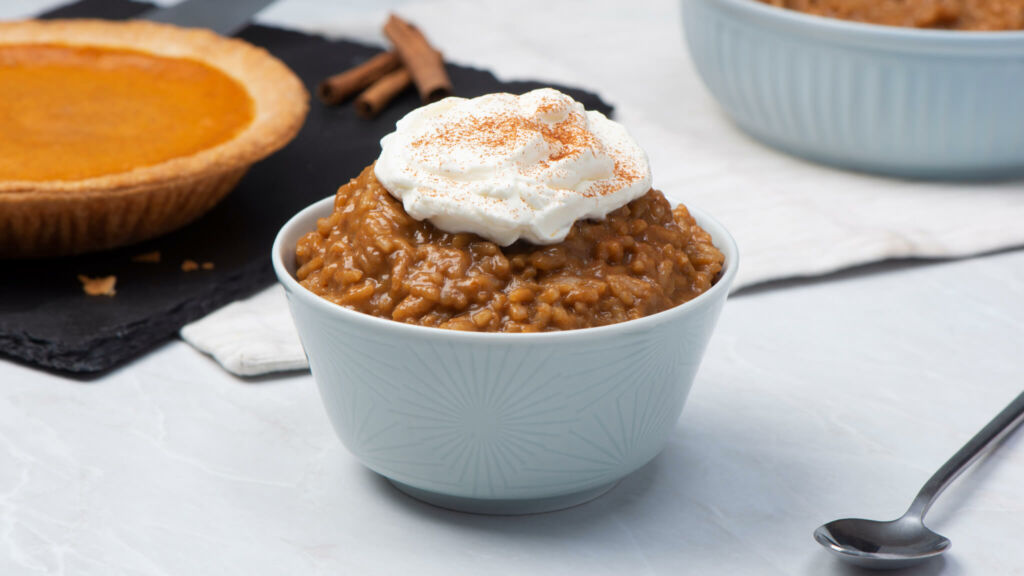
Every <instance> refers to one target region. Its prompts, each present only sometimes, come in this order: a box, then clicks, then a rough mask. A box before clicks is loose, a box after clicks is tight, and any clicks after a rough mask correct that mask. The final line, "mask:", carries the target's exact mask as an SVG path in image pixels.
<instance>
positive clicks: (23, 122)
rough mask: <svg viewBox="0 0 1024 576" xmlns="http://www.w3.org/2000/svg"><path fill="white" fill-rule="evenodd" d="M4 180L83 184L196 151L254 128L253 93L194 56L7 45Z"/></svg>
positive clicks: (2, 75) (2, 105)
mask: <svg viewBox="0 0 1024 576" xmlns="http://www.w3.org/2000/svg"><path fill="white" fill-rule="evenodd" d="M0 95H2V97H0V135H2V137H0V180H23V181H45V180H83V179H86V178H93V177H97V176H103V175H108V174H117V173H121V172H127V171H130V170H132V169H135V168H141V167H145V166H153V165H156V164H160V163H161V162H165V161H167V160H171V159H174V158H180V157H184V156H189V155H192V154H195V153H196V152H200V151H202V150H206V149H209V148H212V147H214V146H216V145H218V144H221V143H223V142H226V141H228V140H230V139H232V138H233V137H234V136H235V135H236V134H238V133H239V132H241V131H242V130H243V129H244V128H245V127H246V126H248V125H249V124H250V123H251V122H252V119H253V116H254V105H253V101H252V98H251V97H250V96H249V93H248V91H246V89H245V88H244V87H243V86H242V85H241V84H239V83H238V82H237V81H235V80H234V79H232V78H231V77H230V76H228V75H227V74H225V73H224V72H221V71H220V70H218V69H216V68H213V67H211V66H208V65H206V64H203V63H202V62H198V61H196V60H189V59H185V58H167V57H163V56H156V55H153V54H147V53H143V52H137V51H132V50H121V49H112V48H101V47H89V46H63V45H55V44H23V45H0Z"/></svg>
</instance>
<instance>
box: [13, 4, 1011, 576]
mask: <svg viewBox="0 0 1024 576" xmlns="http://www.w3.org/2000/svg"><path fill="white" fill-rule="evenodd" d="M303 3H306V4H309V5H313V4H316V5H317V6H320V5H322V4H323V2H322V1H319V0H296V1H294V2H292V4H303ZM51 4H52V3H51ZM42 5H43V3H41V2H36V1H35V0H30V1H26V0H0V18H2V17H7V16H15V15H25V14H30V13H32V12H33V11H35V10H39V9H41V8H42V7H43V6H42ZM314 8H315V7H314ZM378 8H379V7H375V8H374V9H373V10H369V9H367V10H362V9H361V8H360V6H359V5H357V4H355V3H343V4H342V5H340V7H338V8H337V9H339V10H342V9H343V10H347V11H348V12H349V13H350V14H352V20H351V26H352V29H353V30H357V29H360V26H362V24H360V22H362V20H360V15H361V14H364V13H366V14H370V15H369V16H366V18H365V19H366V20H370V19H379V14H377V12H378ZM275 9H276V8H275ZM1021 350H1024V250H1016V251H1008V252H1003V253H1000V254H996V255H990V256H985V257H980V258H974V259H969V260H961V261H954V262H939V263H927V264H925V263H900V264H883V265H874V266H870V267H867V268H861V269H857V270H854V271H850V272H845V273H840V274H838V275H832V276H830V277H827V278H824V279H821V280H814V281H799V282H784V283H775V284H772V285H769V286H766V287H761V288H754V289H752V290H747V291H745V292H741V293H740V294H738V295H736V296H735V297H734V298H733V299H732V300H731V301H730V302H729V303H728V304H727V305H726V307H725V311H724V313H723V316H722V319H721V321H720V323H719V326H718V329H717V332H716V334H715V336H714V338H713V340H712V342H711V345H710V347H709V349H708V352H707V355H706V357H705V360H704V363H703V366H702V368H701V372H700V374H699V375H698V377H697V381H696V383H695V385H694V388H693V392H692V394H691V396H690V399H689V402H688V404H687V406H686V409H685V410H684V412H683V416H682V417H681V419H680V420H679V423H678V427H677V430H676V432H675V434H674V435H673V437H672V439H671V441H670V443H669V444H668V446H667V447H666V449H665V450H664V452H663V453H662V454H661V455H660V456H659V457H658V458H656V459H655V460H654V461H653V462H652V463H651V464H649V465H648V466H647V467H645V468H643V469H641V470H640V471H639V472H637V473H635V474H633V475H632V476H630V477H628V478H627V479H626V480H624V481H623V482H621V483H620V484H619V485H618V486H617V487H616V488H615V489H614V490H612V491H611V492H610V493H608V494H607V495H605V496H603V497H602V498H599V499H598V500H595V501H593V502H591V503H588V504H586V505H583V506H580V507H577V508H573V509H570V510H566V511H562V512H556V513H551V514H543V515H536V516H526V517H511V518H508V517H506V518H502V517H484V516H473V515H466V514H460V513H455V512H449V511H445V510H440V509H436V508H433V507H430V506H428V505H425V504H421V503H419V502H417V501H414V500H412V499H410V498H408V497H406V496H404V495H402V494H400V493H398V492H397V491H395V490H394V489H392V488H391V487H390V485H389V484H388V483H387V482H386V481H384V480H382V479H381V478H379V477H377V476H375V475H374V474H373V473H371V472H369V471H367V470H366V469H364V468H362V467H361V466H360V465H359V464H358V463H357V462H356V460H355V459H354V458H353V457H352V456H351V455H349V454H348V453H347V452H346V450H345V449H344V447H342V445H341V444H340V443H339V442H338V441H337V439H336V438H335V436H334V433H333V431H332V430H331V427H330V424H329V423H328V421H327V418H326V416H325V414H324V412H323V409H322V407H321V405H320V401H319V398H318V395H317V391H316V389H315V386H314V383H313V381H312V378H311V377H310V376H309V375H308V374H292V375H288V376H284V377H274V378H266V379H259V380H241V379H238V378H235V377H232V376H230V375H229V374H227V373H225V372H224V371H223V370H221V369H220V368H219V367H218V366H217V365H216V364H215V363H214V362H213V361H212V360H210V359H209V358H206V357H203V356H201V355H199V354H197V353H196V352H195V351H194V350H192V349H191V348H189V347H188V346H186V345H185V344H183V343H182V342H180V341H172V342H168V343H167V344H166V345H164V346H162V347H160V348H159V349H157V350H155V351H153V352H152V353H150V354H148V355H146V356H145V357H143V358H140V359H138V360H137V361H135V362H133V363H131V364H129V365H127V366H125V367H124V368H122V369H119V370H117V371H115V372H113V373H111V374H108V375H106V376H104V377H102V378H99V379H96V380H92V381H88V382H81V381H76V380H70V379H67V378H64V377H61V376H56V375H51V374H48V373H45V372H41V371H38V370H34V369H31V368H28V367H24V366H21V365H18V364H13V363H10V362H4V361H0V574H2V575H4V576H7V575H18V576H20V575H23V574H25V575H29V574H70V575H104V576H108V575H120V574H131V575H163V574H174V575H178V574H189V575H205V574H210V575H218V576H222V575H236V574H237V575H245V576H250V575H262V574H303V575H306V574H588V575H603V574H609V575H611V574H615V575H618V574H671V575H680V574H692V575H707V574H743V575H762V574H763V575H792V574H801V575H815V576H818V575H850V574H859V573H860V572H858V571H855V570H853V569H850V568H847V567H845V566H842V565H840V564H838V563H837V562H835V561H834V560H833V559H832V558H831V557H829V556H828V555H826V553H825V552H824V551H822V550H821V549H820V548H819V547H818V545H817V544H815V543H814V541H813V540H812V538H811V532H812V530H813V529H814V528H815V527H816V526H818V525H819V524H821V523H822V522H825V521H827V520H830V519H833V518H838V517H844V516H864V517H869V518H879V519H886V518H892V517H895V516H897V515H899V514H900V513H901V512H902V511H903V509H904V508H905V507H906V505H908V504H909V502H910V500H911V499H912V497H913V496H914V494H915V493H916V491H917V489H918V488H919V487H920V485H921V484H922V483H923V482H924V481H925V480H926V479H927V477H928V476H929V475H930V474H931V473H932V471H934V470H935V469H936V468H937V467H938V466H939V465H941V464H942V462H944V461H945V459H946V458H947V457H949V456H950V455H952V453H953V452H954V451H955V450H956V449H957V448H958V447H959V446H960V445H961V444H962V443H963V442H965V441H966V440H967V439H968V438H969V437H970V436H971V435H973V434H974V432H975V431H977V430H978V429H979V428H980V427H981V426H982V425H983V424H984V423H985V422H987V421H988V419H989V418H991V417H992V416H994V415H995V414H996V413H997V412H998V411H999V410H1000V409H1001V408H1002V406H1003V405H1004V404H1006V403H1007V402H1009V401H1010V400H1011V399H1012V398H1013V397H1014V396H1015V395H1016V394H1017V393H1019V391H1020V390H1021V388H1022V387H1024V380H1022V372H1024V371H1022V366H1024V362H1022V360H1021ZM1022 487H1024V433H1018V434H1016V435H1014V436H1012V437H1011V438H1010V439H1009V440H1008V441H1006V442H1005V444H1004V445H1003V446H1002V447H1001V448H1000V449H999V451H997V452H996V453H995V454H994V455H992V456H991V457H989V458H987V459H985V460H983V461H982V462H980V463H979V464H977V465H976V466H975V468H974V469H972V470H971V471H970V472H968V473H967V474H966V475H965V476H964V477H963V478H961V479H960V480H958V481H957V483H956V484H955V485H954V486H953V487H952V488H951V489H950V490H949V491H948V492H947V493H946V494H945V495H944V496H943V497H942V498H941V499H940V500H939V502H938V504H937V505H936V506H935V508H934V509H933V511H932V512H931V513H930V515H929V517H928V520H929V522H928V523H929V525H930V526H931V527H932V528H934V529H935V530H936V531H938V532H940V533H942V534H944V535H946V536H948V537H949V538H950V539H951V540H952V541H953V543H954V545H953V550H952V551H951V552H950V554H948V555H947V556H946V557H944V558H942V559H940V560H937V561H934V562H931V563H929V564H926V565H924V566H922V567H920V568H918V569H915V570H911V571H909V572H907V573H911V574H943V575H960V574H971V575H981V574H993V575H994V574H999V575H1014V574H1017V575H1024V548H1022V547H1021V546H1020V545H1019V542H1020V540H1021V538H1022V537H1024V488H1022Z"/></svg>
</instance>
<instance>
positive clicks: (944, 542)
mask: <svg viewBox="0 0 1024 576" xmlns="http://www.w3.org/2000/svg"><path fill="white" fill-rule="evenodd" d="M814 539H815V540H817V541H818V544H821V545H822V546H824V547H825V549H826V550H828V551H829V552H832V553H833V554H835V555H836V556H838V557H840V558H842V559H843V560H846V561H847V562H850V563H851V564H855V565H858V566H862V567H864V568H874V569H882V570H884V569H892V568H902V567H905V566H909V565H911V564H915V563H917V562H921V561H923V560H927V559H929V558H934V557H935V556H939V555H940V554H942V553H943V552H945V551H946V550H948V549H949V547H950V544H951V542H950V541H949V538H946V537H945V536H942V535H941V534H936V533H935V532H932V531H931V530H929V529H928V528H927V527H926V526H925V525H924V524H922V523H921V522H920V521H919V520H918V519H916V518H910V517H906V516H904V517H903V518H900V519H898V520H890V521H888V522H880V521H877V520H865V519H863V518H844V519H842V520H834V521H832V522H829V523H828V524H825V525H824V526H819V527H818V529H817V530H815V531H814Z"/></svg>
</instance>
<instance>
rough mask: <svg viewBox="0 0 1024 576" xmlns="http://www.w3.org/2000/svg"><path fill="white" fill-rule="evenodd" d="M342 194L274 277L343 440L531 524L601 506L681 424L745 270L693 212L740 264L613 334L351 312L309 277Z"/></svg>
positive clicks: (400, 478)
mask: <svg viewBox="0 0 1024 576" xmlns="http://www.w3.org/2000/svg"><path fill="white" fill-rule="evenodd" d="M333 207H334V197H333V196H332V197H329V198H325V199H323V200H321V201H319V202H317V203H315V204H313V205H312V206H310V207H308V208H306V209H305V210H303V211H302V212H299V213H298V214H297V215H296V216H294V217H293V218H292V219H291V220H289V221H288V223H286V224H285V225H284V227H283V228H282V229H281V231H280V232H279V233H278V236H277V239H276V240H275V242H274V247H273V253H272V261H273V265H274V270H275V272H276V274H277V277H278V279H279V281H280V282H281V284H282V285H283V286H284V289H285V293H286V294H287V297H288V304H289V307H290V309H291V313H292V317H293V319H294V320H295V325H296V328H297V329H298V332H299V336H300V338H301V340H302V344H303V347H304V348H305V350H306V355H307V356H308V358H309V365H310V368H311V370H312V372H313V377H314V379H315V380H316V383H317V386H318V387H319V389H320V395H321V398H322V400H323V404H324V407H325V409H326V411H327V415H328V417H329V418H330V420H331V423H332V424H333V425H334V429H335V431H336V433H337V435H338V437H339V438H340V439H341V440H342V442H343V443H344V444H345V446H347V447H348V449H349V450H350V451H351V452H352V454H354V455H355V457H356V458H357V459H358V460H359V461H361V462H362V463H363V464H364V465H366V466H367V467H368V468H370V469H372V470H374V471H376V472H377V473H379V474H381V475H382V476H385V477H386V478H388V479H389V480H390V481H391V482H392V483H393V484H394V485H395V486H396V487H398V488H399V489H400V490H402V491H404V492H406V493H408V494H410V495H412V496H414V497H416V498H419V499H421V500H424V501H427V502H430V503H432V504H435V505H439V506H443V507H446V508H452V509H456V510H463V511H469V512H480V513H493V514H525V513H533V512H543V511H548V510H555V509H559V508H565V507H568V506H572V505H575V504H579V503H582V502H585V501H587V500H589V499H591V498H595V497H597V496H599V495H600V494H602V493H604V492H605V491H607V490H608V489H610V488H611V487H612V486H613V485H614V484H615V483H616V482H617V481H619V480H620V479H621V478H623V477H625V476H626V475H627V474H629V473H630V472H633V471H634V470H636V469H638V468H640V467H641V466H643V465H644V464H646V463H647V462H649V461H650V460H651V459H652V458H654V457H655V456H656V455H657V454H658V453H659V452H660V451H661V450H662V448H663V447H664V446H665V443H666V442H667V440H668V438H669V436H670V435H671V434H672V433H673V432H674V431H675V430H676V423H677V420H678V418H679V415H680V413H681V411H682V409H683V404H684V402H685V401H686V397H687V394H688V393H689V391H690V387H691V385H692V383H693V379H694V376H695V375H696V373H697V368H698V366H699V364H700V361H701V358H702V356H703V354H704V349H705V347H706V346H707V344H708V341H709V340H710V338H711V333H712V331H713V329H714V326H715V323H716V321H717V319H718V315H719V312H720V311H721V309H722V306H723V304H724V303H725V300H726V295H727V293H728V290H729V287H730V285H731V284H732V281H733V278H734V277H735V275H736V270H737V263H738V260H737V258H738V256H737V249H736V244H735V243H734V242H733V240H732V238H731V237H730V236H729V233H728V232H727V231H726V230H725V229H724V228H723V227H722V226H721V225H720V224H718V223H717V222H715V221H714V220H712V219H711V218H710V217H708V216H707V215H705V214H703V213H702V212H699V211H697V210H691V213H692V214H693V215H694V217H695V218H696V220H697V222H698V223H699V224H700V226H701V227H702V228H704V229H705V230H706V231H708V232H709V233H710V234H711V237H712V240H713V241H714V243H715V245H716V246H717V247H718V248H719V250H721V251H722V253H723V254H724V255H725V266H724V269H723V271H722V273H721V275H720V277H719V278H718V281H717V282H716V283H715V284H714V285H713V286H712V287H711V288H710V289H709V290H708V291H707V292H704V293H703V294H701V295H700V296H698V297H697V298H695V299H693V300H691V301H689V302H686V303H684V304H681V305H679V306H676V307H674V308H670V309H668V310H666V311H664V312H659V313H657V314H653V315H651V316H647V317H644V318H640V319H637V320H630V321H627V322H622V323H619V324H613V325H610V326H603V327H599V328H583V329H578V330H567V331H563V332H542V333H533V334H509V333H473V332H460V331H455V330H445V329H440V328H432V327H424V326H418V325H411V324H403V323H400V322H395V321H392V320H390V319H383V318H378V317H376V316H371V315H368V314H364V313H361V312H356V311H354V310H349V309H347V308H343V307H341V306H338V305H336V304H334V303H332V302H330V301H328V300H325V299H323V298H321V297H320V296H318V295H316V294H314V293H313V292H311V291H309V290H307V289H306V288H305V287H304V286H302V285H301V284H299V282H298V281H297V280H296V279H295V276H294V274H295V269H296V266H295V246H296V242H297V241H298V240H299V238H300V237H301V236H303V235H304V234H306V233H308V232H309V231H310V230H314V229H315V228H316V223H317V220H318V219H319V218H322V217H326V216H328V215H329V214H330V213H331V211H332V210H333Z"/></svg>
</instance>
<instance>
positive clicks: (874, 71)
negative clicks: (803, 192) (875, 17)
mask: <svg viewBox="0 0 1024 576" xmlns="http://www.w3.org/2000/svg"><path fill="white" fill-rule="evenodd" d="M682 7H683V24H684V27H685V30H686V41H687V44H688V45H689V48H690V56H691V57H692V59H693V61H694V63H695V64H696V66H697V70H698V72H699V73H700V75H701V77H702V78H703V80H704V83H705V84H706V85H707V87H708V89H709V90H710V91H711V93H712V94H713V95H714V97H715V99H716V100H718V103H719V104H721V106H722V108H724V109H725V111H726V112H727V113H728V114H729V116H731V117H732V118H733V120H735V121H736V123H737V124H738V125H739V126H740V127H741V128H743V129H744V130H745V131H747V132H749V133H750V134H751V135H753V136H754V137H756V138H758V139H759V140H763V141H764V142H766V143H768V144H771V145H772V146H775V147H777V148H780V149H782V150H784V151H787V152H790V153H793V154H796V155H799V156H803V157H806V158H810V159H812V160H817V161H820V162H825V163H828V164H833V165H836V166H840V167H844V168H852V169H856V170H866V171H871V172H880V173H886V174H894V175H899V176H911V177H928V178H938V177H943V178H948V177H953V178H995V177H1003V176H1014V175H1018V174H1020V173H1024V31H1008V32H968V31H956V30H922V29H914V28H899V27H894V26H879V25H874V24H864V23H860V22H847V21H843V20H837V19H833V18H823V17H819V16H811V15H807V14H802V13H800V12H796V11H793V10H786V9H782V8H777V7H775V6H769V5H766V4H762V3H761V2H757V1H756V0H682Z"/></svg>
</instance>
